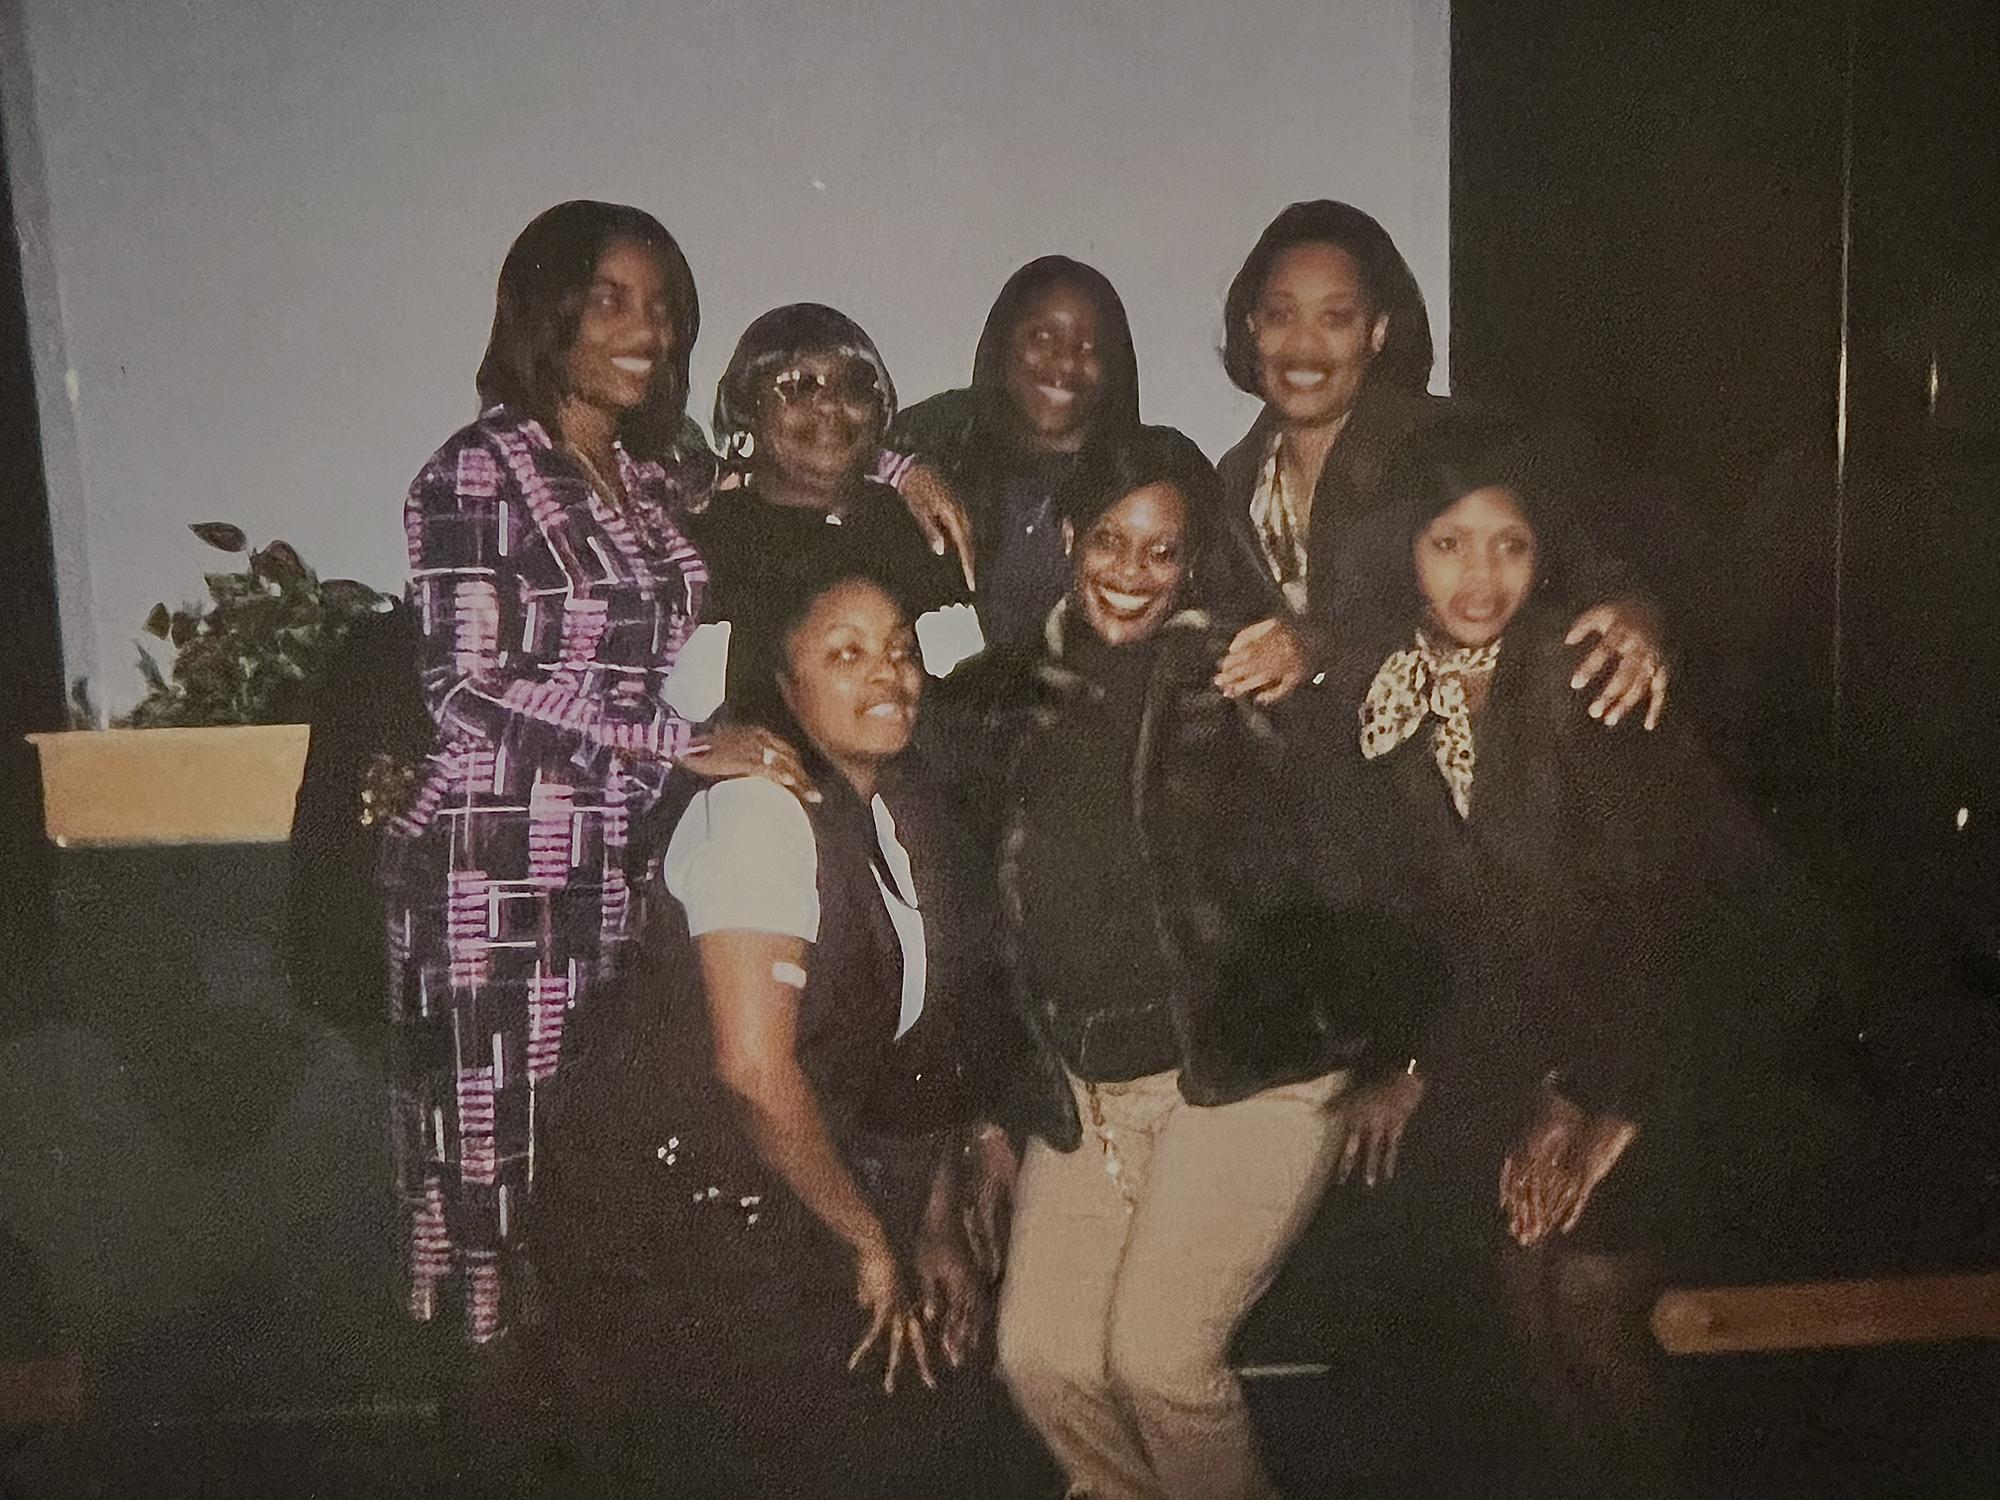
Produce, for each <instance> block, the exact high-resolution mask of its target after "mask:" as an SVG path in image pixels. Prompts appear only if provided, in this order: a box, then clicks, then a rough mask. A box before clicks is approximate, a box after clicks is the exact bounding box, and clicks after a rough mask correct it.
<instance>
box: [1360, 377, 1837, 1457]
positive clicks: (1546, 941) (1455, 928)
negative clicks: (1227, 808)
mask: <svg viewBox="0 0 2000 1500" xmlns="http://www.w3.org/2000/svg"><path fill="white" fill-rule="evenodd" d="M1562 488H1563V486H1562V485H1561V484H1560V483H1559V482H1558V481H1557V480H1556V479H1555V478H1554V477H1553V476H1552V474H1551V473H1550V466H1549V465H1548V463H1547V462H1546V458H1545V456H1544V455H1542V454H1539V453H1538V452H1537V451H1536V450H1535V448H1534V447H1533V445H1532V444H1531V443H1529V442H1528V441H1526V440H1525V439H1524V438H1522V437H1521V436H1520V435H1518V434H1515V433H1512V432H1509V431H1507V430H1505V429H1501V428H1496V427H1493V426H1490V425H1483V424H1477V423H1473V422H1470V421H1468V420H1466V419H1464V418H1463V417H1452V418H1448V419H1446V420H1445V421H1443V422H1441V423H1438V424H1436V425H1435V426H1434V427H1433V428H1432V429H1431V430H1430V431H1429V432H1427V433H1425V434H1424V435H1423V436H1421V437H1420V438H1418V439H1417V440H1416V441H1415V442H1414V443H1412V445H1411V447H1410V448H1409V449H1408V450H1406V452H1405V454H1404V455H1402V456H1401V457H1400V458H1399V459H1398V461H1397V463H1396V465H1395V466H1394V468H1393V470H1392V472H1391V475H1390V485H1389V489H1390V494H1391V495H1392V497H1393V503H1392V505H1391V507H1390V508H1389V509H1388V510H1387V511H1385V512H1384V517H1385V522H1387V521H1393V522H1394V524H1393V525H1389V524H1384V525H1383V526H1382V527H1380V528H1379V529H1378V531H1377V534H1376V536H1377V548H1376V550H1375V551H1374V552H1373V553H1372V554H1371V555H1370V562H1371V576H1372V577H1373V578H1374V579H1375V582H1376V586H1375V588H1374V590H1373V591H1372V597H1369V598H1367V599H1366V600H1363V601H1358V602H1357V607H1356V610H1355V613H1354V615H1353V617H1352V621H1351V628H1349V629H1348V631H1347V635H1346V639H1345V641H1344V645H1343V657H1342V661H1341V664H1340V665H1339V666H1338V667H1337V668H1336V670H1335V674H1334V676H1335V682H1334V689H1335V692H1336V694H1337V698H1338V701H1339V702H1341V703H1343V704H1348V705H1354V706H1355V710H1356V712H1357V713H1358V719H1359V723H1358V726H1357V725H1356V724H1355V721H1354V720H1349V721H1348V724H1349V726H1350V727H1349V729H1348V731H1347V735H1346V737H1345V750H1346V755H1347V757H1348V765H1347V767H1346V768H1345V769H1346V773H1347V775H1348V776H1349V777H1350V778H1351V781H1352V793H1353V794H1352V795H1351V796H1349V797H1346V798H1344V799H1342V809H1341V810H1342V813H1343V815H1345V816H1348V817H1351V818H1352V819H1354V820H1355V824H1354V828H1353V835H1354V836H1353V838H1352V840H1351V847H1352V848H1353V849H1354V850H1355V851H1356V860H1357V864H1358V865H1359V866H1360V867H1361V868H1360V870H1359V871H1358V872H1357V873H1358V874H1359V876H1360V878H1361V879H1362V880H1363V882H1364V884H1368V885H1370V886H1372V888H1373V889H1374V890H1375V891H1376V892H1377V894H1378V897H1379V898H1380V899H1382V900H1383V901H1385V902H1387V903H1388V904H1390V905H1391V906H1392V907H1393V908H1394V909H1396V910H1397V911H1399V912H1400V913H1401V914H1402V915H1403V916H1404V918H1405V919H1406V920H1408V921H1410V922H1411V923H1412V924H1413V925H1414V926H1415V927H1416V928H1418V929H1419V930H1422V931H1424V932H1427V933H1429V934H1431V935H1432V936H1433V937H1434V938H1435V939H1436V940H1437V941H1438V943H1439V945H1440V947H1441V948H1442V949H1443V951H1444V953H1445V955H1446V958H1447V960H1448V962H1449V964H1450V966H1451V969H1452V975H1453V979H1452V990H1453V996H1452V1000H1451V1002H1450V1003H1449V1004H1448V1005H1446V1006H1445V1007H1444V1008H1443V1009H1442V1010H1441V1011H1440V1012H1439V1013H1438V1014H1437V1016H1436V1017H1435V1019H1434V1020H1433V1022H1432V1023H1431V1025H1430V1026H1429V1028H1428V1030H1427V1032H1426V1035H1425V1039H1424V1042H1423V1044H1422V1045H1421V1047H1420V1048H1419V1049H1418V1053H1417V1058H1418V1072H1417V1074H1416V1075H1415V1076H1417V1077H1418V1078H1420V1079H1421V1080H1422V1081H1423V1086H1422V1087H1421V1089H1418V1090H1413V1091H1411V1093H1413V1094H1414V1095H1415V1097H1410V1096H1409V1095H1406V1096H1405V1097H1404V1098H1403V1100H1402V1102H1403V1104H1404V1105H1405V1106H1406V1108H1405V1111H1404V1115H1403V1119H1405V1120H1409V1121H1410V1130H1409V1135H1408V1139H1407V1142H1406V1144H1405V1146H1404V1149H1403V1152H1402V1155H1403V1159H1404V1162H1405V1166H1406V1169H1407V1170H1406V1172H1405V1174H1404V1175H1405V1179H1406V1180H1405V1182H1404V1184H1403V1187H1404V1190H1405V1191H1414V1192H1415V1193H1416V1194H1417V1195H1418V1196H1419V1197H1420V1199H1421V1200H1422V1201H1424V1202H1426V1203H1428V1204H1429V1205H1430V1211H1429V1213H1428V1214H1427V1216H1426V1219H1425V1224H1426V1230H1427V1233H1426V1234H1425V1236H1424V1243H1425V1244H1426V1245H1427V1246H1430V1247H1433V1248H1443V1247H1449V1246H1452V1245H1457V1246H1458V1247H1460V1248H1462V1249H1465V1250H1469V1251H1471V1252H1473V1254H1474V1257H1475V1264H1476V1263H1478V1262H1479V1261H1483V1262H1484V1263H1485V1264H1486V1266H1487V1267H1488V1268H1489V1269H1490V1270H1491V1271H1492V1272H1493V1275H1494V1289H1495V1293H1496V1295H1497V1297H1498V1299H1499V1305H1500V1306H1501V1308H1502V1309H1503V1310H1504V1311H1505V1314H1506V1316H1507V1320H1508V1322H1509V1324H1510V1326H1511V1328H1512V1330H1513V1331H1514V1333H1515V1335H1516V1336H1517V1343H1518V1347H1519V1348H1520V1350H1521V1351H1522V1353H1523V1354H1524V1355H1525V1357H1526V1359H1527V1365H1528V1371H1529V1375H1530V1380H1529V1385H1530V1388H1531V1390H1532V1392H1533V1394H1534V1396H1535V1399H1536V1404H1537V1406H1538V1407H1539V1409H1540V1411H1541V1413H1542V1415H1543V1416H1544V1417H1545V1418H1546V1425H1547V1428H1548V1433H1549V1441H1550V1443H1551V1445H1552V1446H1553V1447H1554V1448H1555V1449H1556V1450H1557V1451H1558V1452H1559V1453H1560V1455H1561V1459H1560V1461H1559V1462H1558V1463H1557V1464H1556V1465H1555V1472H1556V1475H1557V1477H1556V1478H1554V1479H1551V1480H1548V1481H1546V1483H1547V1484H1548V1485H1551V1486H1553V1487H1552V1488H1541V1489H1537V1490H1536V1491H1535V1493H1536V1494H1538V1495H1547V1494H1552V1493H1553V1494H1566V1493H1572V1492H1573V1493H1575V1494H1577V1495H1591V1496H1608V1495H1625V1494H1643V1495H1654V1494H1663V1493H1667V1492H1668V1488H1667V1486H1668V1477H1667V1469H1668V1457H1669V1454H1670V1443H1669V1441H1668V1439H1669V1435H1670V1432H1671V1427H1672V1421H1671V1415H1672V1402H1671V1401H1670V1399H1669V1393H1668V1391H1667V1389H1666V1387H1665V1382H1664V1380H1663V1378H1662V1374H1661V1371H1660V1369H1659V1359H1660V1356H1659V1351H1658V1350H1657V1348H1655V1347H1654V1346H1653V1345H1652V1343H1651V1339H1650V1335H1649V1334H1648V1332H1647V1329H1646V1326H1645V1315H1646V1311H1647V1309H1649V1308H1650V1306H1651V1302H1652V1298H1653V1295H1654V1293H1655V1292H1656V1290H1657V1285H1658V1276H1659V1271H1660V1266H1661V1258H1662V1254H1663V1252H1664V1251H1665V1250H1666V1249H1667V1248H1668V1247H1669V1246H1670V1245H1672V1244H1673V1243H1674V1242H1675V1240H1676V1238H1677V1237H1678V1235H1679V1231H1680V1230H1681V1228H1682V1227H1683V1226H1684V1225H1685V1224H1687V1223H1689V1222H1690V1221H1692V1220H1694V1219H1695V1218H1697V1217H1698V1215H1696V1214H1695V1213H1694V1212H1693V1211H1692V1210H1691V1209H1690V1207H1689V1204H1690V1202H1691V1197H1690V1195H1691V1193H1693V1192H1694V1191H1695V1190H1696V1189H1697V1188H1698V1187H1699V1188H1701V1189H1702V1191H1703V1192H1704V1193H1707V1192H1709V1191H1712V1184H1713V1182H1714V1181H1716V1180H1719V1179H1720V1178H1721V1177H1722V1176H1732V1180H1734V1181H1740V1178H1737V1177H1734V1176H1733V1175H1732V1174H1734V1173H1735V1172H1736V1171H1737V1170H1738V1169H1737V1168H1736V1167H1734V1166H1732V1165H1731V1164H1729V1163H1728V1162H1727V1160H1726V1158H1727V1156H1728V1155H1729V1154H1730V1152H1731V1150H1732V1148H1730V1147H1727V1146H1718V1144H1717V1143H1718V1142H1726V1141H1730V1140H1735V1141H1738V1142H1739V1143H1740V1141H1741V1133H1740V1125H1732V1124H1731V1121H1732V1120H1738V1121H1740V1119H1741V1118H1742V1110H1741V1108H1740V1107H1739V1105H1740V1102H1741V1100H1742V1099H1743V1097H1744V1095H1745V1093H1746V1092H1748V1091H1746V1090H1745V1088H1744V1084H1745V1082H1746V1080H1747V1079H1749V1078H1750V1077H1751V1075H1752V1074H1753V1073H1754V1072H1755V1071H1756V1069H1755V1067H1754V1063H1755V1059H1756V1058H1758V1057H1759V1056H1761V1057H1763V1058H1764V1059H1765V1060H1766V1062H1767V1063H1769V1062H1770V1060H1771V1059H1774V1058H1776V1057H1777V1056H1778V1054H1777V1053H1776V1052H1775V1051H1774V1050H1772V1049H1771V1043H1772V1040H1773V1038H1774V1037H1775V1036H1776V1035H1777V1034H1778V1032H1779V1031H1781V1030H1782V1029H1783V1028H1781V1027H1779V1026H1778V1025H1776V1024H1774V1022H1775V1019H1776V1014H1777V1010H1778V1009H1779V1008H1782V1006H1783V1004H1784V1002H1785V1001H1786V1000H1787V999H1804V1000H1810V999H1812V998H1816V996H1817V994H1818V993H1819V992H1820V991H1821V990H1822V989H1823V988H1824V987H1825V985H1826V984H1827V983H1830V976H1831V970H1830V966H1829V963H1828V957H1827V956H1828V954H1830V953H1831V951H1832V948H1833V944H1832V942H1831V941H1830V939H1829V936H1828V928H1827V925H1826V922H1825V920H1824V916H1823V914H1822V913H1821V911H1820V910H1819V908H1818V907H1817V905H1816V904H1815V903H1813V902H1811V901H1810V900H1809V899H1807V898H1806V896H1805V895H1804V893H1803V892H1802V890H1801V889H1800V887H1799V886H1798V884H1797V883H1796V882H1795V881H1793V880H1792V879H1791V878H1790V877H1789V875H1788V873H1787V872H1786V871H1785V870H1784V868H1783V866H1782V864H1781V862H1780V861H1779V860H1778V859H1777V857H1776V855H1775V853H1774V851H1773V849H1772V848H1771V846H1770V845H1769V844H1768V842H1767V841H1766V840H1765V839H1764V838H1763V836H1762V835H1761V833H1760V832H1759V831H1758V828H1757V825H1756V823H1755V821H1754V820H1753V818H1752V817H1751V816H1750V814H1749V811H1748V810H1747V809H1746V808H1742V807H1740V806H1739V805H1738V804H1737V803H1736V802H1735V800H1734V799H1733V798H1731V797H1730V796H1728V795H1727V794H1726V793H1725V792H1724V791H1723V789H1722V786H1721V784H1720V782H1719V780H1718V779H1717V778H1716V776H1715V775H1714V773H1713V771H1712V770H1711V768H1710V767H1709V765H1708V763H1707V762H1706V761H1705V759H1704V758H1703V757H1702V756H1701V755H1700V754H1699V752H1698V751H1697V750H1696V749H1695V747H1694V746H1693V744H1692V743H1691V742H1690V740H1689V739H1688V738H1687V737H1686V736H1685V735H1684V734H1682V733H1681V728H1682V726H1680V725H1679V724H1673V725H1669V726H1666V727H1663V728H1662V729H1661V730H1660V731H1659V732H1657V733H1650V734H1647V733H1637V734H1635V733H1626V734H1604V733H1602V732H1600V730H1599V728H1598V727H1597V726H1596V725H1595V724H1593V723H1592V722H1591V720H1590V717H1589V716H1588V714H1587V713H1586V711H1585V709H1584V705H1583V701H1582V700H1581V699H1580V698H1579V697H1577V696H1576V695H1575V694H1574V693H1573V692H1572V691H1571V683H1572V682H1573V680H1574V677H1575V674H1576V672H1577V670H1578V659H1579V656H1580V655H1581V651H1580V649H1579V647H1578V646H1576V645H1575V644H1573V643H1572V642H1571V641H1570V639H1569V638H1568V635H1567V634H1566V631H1565V624H1566V621H1567V618H1568V614H1569V611H1568V610H1567V608H1566V607H1558V606H1556V605H1554V604H1553V603H1552V602H1551V599H1552V595H1553V594H1554V592H1555V591H1556V590H1557V589H1558V587H1559V586H1560V583H1561V575H1562V573H1563V571H1564V569H1565V568H1566V567H1567V566H1569V564H1570V562H1571V560H1572V559H1573V557H1574V549H1573V547H1572V546H1571V545H1570V538H1569V537H1568V535H1567V534H1566V531H1565V528H1564V526H1563V523H1562V519H1561V517H1562V512H1561V510H1560V508H1559V507H1557V506H1556V505H1554V504H1552V503H1551V501H1552V498H1553V497H1554V495H1556V494H1559V493H1560V491H1561V489H1562ZM1725 1039H1726V1040H1725ZM1774 1066H1775V1067H1776V1068H1777V1069H1778V1072H1779V1073H1780V1074H1781V1073H1782V1067H1783V1065H1782V1064H1781V1063H1780V1064H1775V1065H1774ZM1757 1087H1758V1088H1759V1089H1764V1088H1766V1087H1767V1085H1766V1082H1765V1080H1764V1077H1763V1076H1762V1075H1760V1076H1759V1078H1758V1083H1757ZM1419 1100H1421V1107H1420V1108H1419V1107H1418V1101H1419ZM1412 1109H1414V1110H1415V1111H1416V1113H1415V1115H1414V1117H1413V1118H1412V1117H1411V1116H1410V1114H1409V1113H1408V1111H1409V1110H1412ZM1401 1124H1402V1121H1401V1120H1398V1121H1394V1122H1392V1126H1391V1128H1392V1133H1393V1134H1395V1135H1398V1136H1400V1134H1401ZM1410 1178H1414V1183H1411V1182H1410V1181H1408V1179H1410ZM1702 1178H1707V1179H1708V1183H1706V1184H1704V1183H1703V1182H1701V1181H1700V1179H1702ZM1496 1208H1497V1211H1496ZM1503 1228H1504V1229H1505V1230H1506V1231H1507V1232H1506V1233H1505V1234H1502V1233H1501V1232H1500V1231H1501V1230H1502V1229H1503Z"/></svg>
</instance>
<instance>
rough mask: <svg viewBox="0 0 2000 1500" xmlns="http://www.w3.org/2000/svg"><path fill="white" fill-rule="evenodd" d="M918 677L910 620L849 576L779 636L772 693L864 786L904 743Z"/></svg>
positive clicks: (878, 591)
mask: <svg viewBox="0 0 2000 1500" xmlns="http://www.w3.org/2000/svg"><path fill="white" fill-rule="evenodd" d="M923 676H924V674H923V667H922V662H921V659H920V658H919V656H918V654H917V634H916V631H915V630H913V629H912V628H911V627H910V621H909V617H908V616H907V615H905V614H904V613H903V611H902V609H901V608H900V607H899V606H898V605H897V604H896V602H895V600H893V599H891V598H890V597H889V595H888V594H887V593H886V592H884V591H883V589H882V587H881V585H880V584H876V583H871V582H869V581H868V580H866V579H860V578H850V579H847V580H845V581H844V582H841V583H836V584H835V585H833V587H831V588H829V589H827V590H826V591H825V592H824V593H822V594H821V595H820V596H819V597H818V598H817V599H815V600H814V601H813V604H812V607H811V608H810V609H808V610H807V611H806V613H805V616H804V618H802V619H801V620H800V621H799V623H798V624H797V625H794V626H793V627H792V629H791V632H790V634H788V635H787V636H786V637H785V666H784V670H783V671H781V672H780V673H779V674H778V691H779V694H780V695H781V696H782V697H783V699H784V701H785V706H786V708H788V709H790V710H791V713H792V717H793V718H794V719H796V720H797V721H798V725H799V728H800V729H801V730H802V731H804V733H805V736H806V738H807V739H808V740H810V741H812V743H813V744H814V746H816V747H817V748H818V750H819V752H820V754H822V755H824V756H825V757H826V758H827V759H828V760H829V761H831V762H832V763H833V765H834V766H835V767H836V768H838V769H839V770H840V771H841V773H842V774H843V775H845V776H847V778H848V780H849V781H853V782H865V781H867V780H868V779H870V778H872V775H873V772H874V770H875V769H876V768H878V767H880V765H881V764H882V763H883V762H884V761H887V760H889V759H891V758H892V757H894V756H896V755H899V754H901V753H902V751H903V750H904V749H905V748H906V747H907V746H908V745H909V743H910V731H911V729H912V728H913V727H914V726H915V724H916V722H917V702H918V699H919V697H920V696H921V694H922V692H923Z"/></svg>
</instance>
